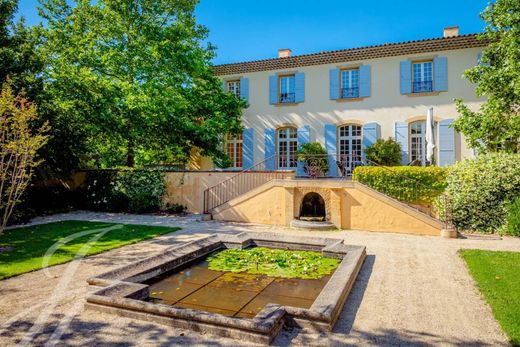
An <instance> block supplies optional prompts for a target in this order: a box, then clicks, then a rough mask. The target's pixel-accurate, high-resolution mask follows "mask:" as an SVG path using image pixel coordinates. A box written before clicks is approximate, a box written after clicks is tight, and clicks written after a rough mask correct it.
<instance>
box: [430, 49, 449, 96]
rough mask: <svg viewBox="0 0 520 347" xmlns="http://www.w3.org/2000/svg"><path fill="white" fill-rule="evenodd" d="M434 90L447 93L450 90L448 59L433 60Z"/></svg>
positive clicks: (438, 58)
mask: <svg viewBox="0 0 520 347" xmlns="http://www.w3.org/2000/svg"><path fill="white" fill-rule="evenodd" d="M433 73H434V78H435V81H434V84H433V85H434V90H435V91H436V92H445V91H447V90H448V58H446V57H436V58H434V59H433Z"/></svg>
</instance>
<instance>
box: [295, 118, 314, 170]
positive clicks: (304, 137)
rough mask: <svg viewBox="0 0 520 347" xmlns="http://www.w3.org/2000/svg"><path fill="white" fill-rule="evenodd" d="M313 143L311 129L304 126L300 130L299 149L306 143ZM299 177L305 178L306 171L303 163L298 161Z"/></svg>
mask: <svg viewBox="0 0 520 347" xmlns="http://www.w3.org/2000/svg"><path fill="white" fill-rule="evenodd" d="M310 141H311V127H310V126H309V125H304V126H303V127H301V128H299V129H298V149H299V148H300V147H301V145H303V144H304V143H309V142H310ZM297 175H298V176H304V175H305V170H304V169H303V162H300V161H298V170H297Z"/></svg>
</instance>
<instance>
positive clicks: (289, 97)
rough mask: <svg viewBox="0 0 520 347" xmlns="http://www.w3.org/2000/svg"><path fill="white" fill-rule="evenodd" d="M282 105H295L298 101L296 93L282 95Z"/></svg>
mask: <svg viewBox="0 0 520 347" xmlns="http://www.w3.org/2000/svg"><path fill="white" fill-rule="evenodd" d="M279 101H280V103H281V104H293V103H294V102H295V101H296V97H295V94H294V93H280V100H279Z"/></svg>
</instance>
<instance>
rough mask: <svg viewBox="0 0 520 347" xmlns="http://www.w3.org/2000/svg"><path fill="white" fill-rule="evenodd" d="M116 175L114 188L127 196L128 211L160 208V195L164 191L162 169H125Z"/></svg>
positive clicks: (140, 211) (149, 210)
mask: <svg viewBox="0 0 520 347" xmlns="http://www.w3.org/2000/svg"><path fill="white" fill-rule="evenodd" d="M118 176H119V177H118V182H117V186H116V188H117V189H118V190H119V191H120V192H121V193H122V194H123V195H124V196H126V197H127V199H128V210H129V211H130V212H133V213H144V212H154V211H157V210H159V209H160V208H161V205H162V196H163V195H164V193H166V183H165V182H164V173H163V172H162V171H158V170H125V171H120V172H119V175H118Z"/></svg>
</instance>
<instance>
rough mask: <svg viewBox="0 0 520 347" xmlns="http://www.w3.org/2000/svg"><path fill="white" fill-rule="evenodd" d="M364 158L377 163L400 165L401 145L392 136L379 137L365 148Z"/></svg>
mask: <svg viewBox="0 0 520 347" xmlns="http://www.w3.org/2000/svg"><path fill="white" fill-rule="evenodd" d="M365 155H366V159H367V160H368V161H369V162H373V163H375V164H378V165H385V166H399V165H401V145H400V144H399V143H398V142H396V141H395V140H394V139H393V138H391V137H390V138H388V140H383V139H379V140H377V141H376V142H375V143H374V144H372V145H371V146H368V147H367V148H366V149H365Z"/></svg>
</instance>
